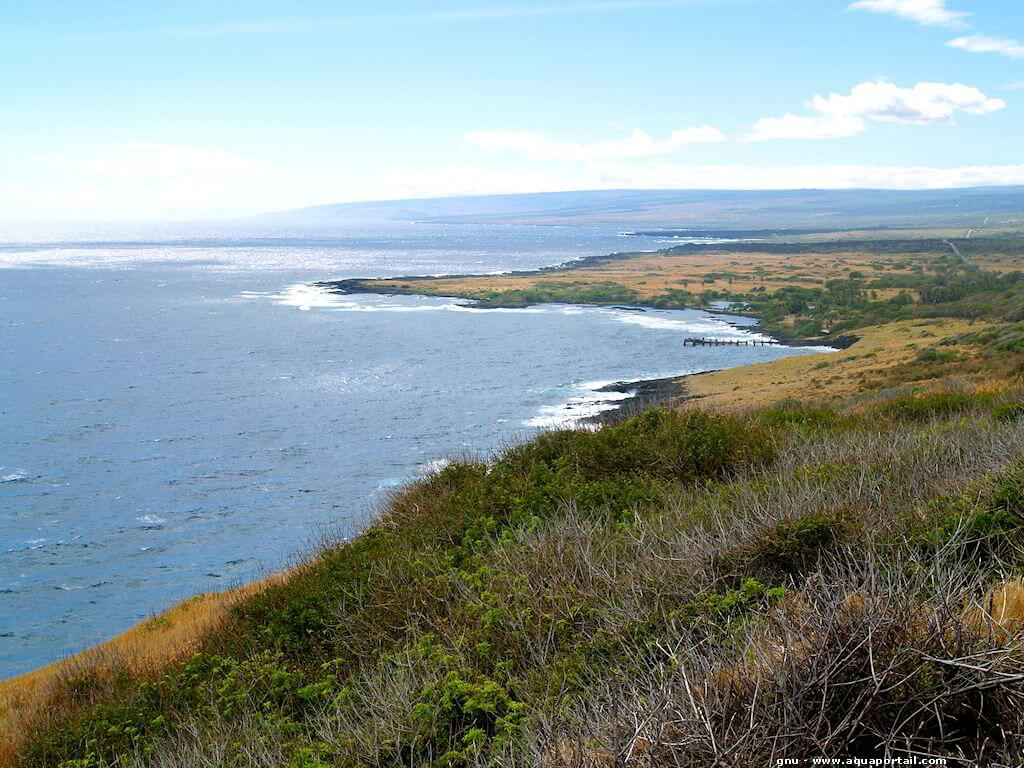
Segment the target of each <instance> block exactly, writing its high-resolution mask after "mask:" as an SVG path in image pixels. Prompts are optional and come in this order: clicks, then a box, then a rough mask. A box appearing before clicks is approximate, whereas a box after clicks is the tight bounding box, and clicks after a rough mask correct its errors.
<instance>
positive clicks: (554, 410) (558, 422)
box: [523, 381, 636, 429]
mask: <svg viewBox="0 0 1024 768" xmlns="http://www.w3.org/2000/svg"><path fill="white" fill-rule="evenodd" d="M612 383H614V382H610V381H591V382H587V383H585V384H579V385H577V387H578V389H579V390H580V391H581V392H582V394H579V395H574V396H572V397H570V398H568V399H566V400H565V401H563V402H561V403H558V404H557V405H543V406H541V407H540V408H539V409H538V411H537V415H536V416H533V417H531V418H529V419H526V420H525V421H524V422H523V424H524V425H525V426H527V427H541V428H547V429H551V428H560V427H561V428H564V427H578V426H581V425H583V424H584V423H585V422H586V421H587V420H588V419H591V418H593V417H594V416H598V415H600V414H602V413H605V412H606V411H613V410H615V409H616V408H618V407H619V403H620V402H621V401H623V400H629V399H630V398H631V397H635V396H636V392H634V391H627V392H599V391H597V390H599V389H601V388H602V387H605V386H608V385H609V384H612Z"/></svg>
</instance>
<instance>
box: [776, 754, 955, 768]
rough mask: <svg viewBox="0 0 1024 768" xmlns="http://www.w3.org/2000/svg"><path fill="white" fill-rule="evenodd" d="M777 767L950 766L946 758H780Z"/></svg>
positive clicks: (911, 756)
mask: <svg viewBox="0 0 1024 768" xmlns="http://www.w3.org/2000/svg"><path fill="white" fill-rule="evenodd" d="M775 765H776V766H777V767H779V768H782V766H790V765H795V766H821V765H834V766H840V768H843V767H845V766H889V765H895V766H905V765H918V766H924V765H932V766H935V765H938V766H942V765H948V762H947V760H946V758H944V757H918V756H917V755H910V756H908V757H807V758H804V757H780V758H777V759H776V760H775Z"/></svg>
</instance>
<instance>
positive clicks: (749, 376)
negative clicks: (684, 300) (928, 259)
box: [682, 319, 986, 409]
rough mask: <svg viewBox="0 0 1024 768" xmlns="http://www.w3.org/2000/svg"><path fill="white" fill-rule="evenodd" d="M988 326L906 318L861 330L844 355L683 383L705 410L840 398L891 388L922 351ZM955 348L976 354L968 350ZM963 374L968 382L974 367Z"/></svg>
mask: <svg viewBox="0 0 1024 768" xmlns="http://www.w3.org/2000/svg"><path fill="white" fill-rule="evenodd" d="M985 326H986V324H985V323H984V322H983V321H969V320H950V319H936V320H903V321H899V322H895V323H887V324H885V325H878V326H873V327H870V328H865V329H863V330H860V331H857V334H858V335H859V336H860V340H859V341H858V342H857V343H856V344H854V345H853V346H852V347H849V348H848V349H845V350H842V351H840V352H823V353H822V354H820V355H800V356H796V357H787V358H783V359H781V360H774V361H772V362H769V363H760V364H758V365H746V366H742V367H739V368H729V369H727V370H724V371H713V372H711V373H700V374H695V375H693V376H687V377H685V378H684V379H682V381H683V382H684V383H685V386H686V389H687V391H688V393H689V394H690V395H691V396H692V397H694V398H698V400H697V402H698V404H700V405H701V406H707V405H711V406H715V407H718V408H727V409H744V408H752V407H760V406H767V405H771V404H773V403H776V402H778V401H780V400H786V399H801V400H820V401H829V400H837V399H842V398H847V397H851V396H853V395H856V394H858V393H860V392H863V391H864V390H865V389H870V388H872V387H877V386H881V385H886V384H888V383H890V380H891V379H892V378H893V373H894V372H895V369H897V368H898V367H899V366H901V365H904V364H907V363H909V362H910V361H912V360H913V359H914V357H915V355H916V354H917V352H918V351H919V350H920V349H923V348H925V347H930V346H934V345H935V344H937V343H939V342H940V341H942V340H943V339H945V338H948V337H950V336H955V335H957V334H959V333H965V332H967V331H968V330H981V329H983V328H984V327H985ZM950 349H957V351H959V352H961V353H963V354H970V353H971V351H970V350H969V349H967V348H957V347H950ZM963 371H964V373H965V377H966V378H967V379H969V378H970V375H969V374H970V366H969V364H967V365H964V366H963ZM979 375H981V372H979Z"/></svg>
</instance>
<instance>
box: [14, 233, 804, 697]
mask: <svg viewBox="0 0 1024 768" xmlns="http://www.w3.org/2000/svg"><path fill="white" fill-rule="evenodd" d="M621 235H622V233H620V232H619V231H618V230H616V229H614V228H607V227H546V226H533V227H530V226H498V225H494V226H491V225H435V224H419V225H393V226H347V227H343V226H338V227H334V228H330V229H319V230H301V229H297V228H278V229H275V228H273V227H268V226H262V227H260V226H257V225H246V224H224V225H202V226H199V225H173V226H172V225H137V226H132V227H126V226H117V225H110V226H100V225H97V226H93V227H89V228H85V227H43V226H39V227H35V228H32V229H22V230H19V231H13V230H10V229H9V228H8V229H3V228H0V521H2V526H0V678H3V677H8V676H11V675H15V674H18V673H20V672H24V671H27V670H30V669H32V668H34V667H37V666H39V665H42V664H45V663H48V662H52V661H54V660H57V659H60V658H61V657H63V656H65V655H67V654H71V653H74V652H76V651H79V650H81V649H82V648H84V647H87V646H88V645H91V644H94V643H96V642H99V641H101V640H103V639H105V638H108V637H110V636H111V635H113V634H116V633H117V632H119V631H121V630H123V629H125V628H127V627H128V626H130V625H131V624H133V623H136V622H138V621H140V620H142V619H145V618H146V617H148V616H150V615H152V614H153V613H155V612H157V611H160V610H161V609H164V608H166V607H167V606H169V605H170V604H172V603H174V602H176V601H178V600H181V599H183V598H186V597H188V596H189V595H193V594H196V593H199V592H206V591H211V590H221V589H226V588H229V587H232V586H236V585H238V584H240V583H243V582H245V581H248V580H252V579H255V578H258V577H260V576H261V575H264V574H266V573H267V572H269V571H273V570H276V569H279V568H281V567H283V566H286V565H288V564H289V563H291V562H294V560H295V559H296V558H298V557H301V556H302V555H303V554H305V553H308V552H309V551H311V549H313V548H314V547H315V546H317V544H318V543H319V542H321V541H323V540H324V539H325V538H329V539H337V538H339V537H345V536H351V535H354V534H355V533H357V532H358V531H359V530H360V529H361V527H363V526H365V525H366V523H367V521H368V520H369V519H370V518H371V517H372V515H373V514H374V512H375V510H376V509H377V508H378V507H379V505H380V504H381V502H382V501H383V500H384V499H385V498H386V497H387V495H388V493H389V492H390V491H392V490H393V489H394V488H396V487H397V486H399V485H400V484H402V483H403V482H405V481H407V480H409V479H412V478H415V477H417V476H419V475H421V474H422V473H424V472H428V471H431V469H432V468H436V467H438V466H440V465H441V464H442V463H443V462H445V461H448V460H450V459H452V458H457V457H461V456H485V455H487V454H488V453H490V452H493V451H495V450H497V449H500V448H501V447H502V446H504V445H508V444H509V443H512V442H514V441H517V440H521V439H524V438H526V437H528V436H529V435H530V434H533V433H535V432H536V431H537V430H539V429H544V428H548V427H552V426H560V425H570V424H573V423H574V422H575V421H576V420H578V419H579V418H582V417H585V416H588V415H593V414H595V413H598V412H600V411H602V410H605V409H608V408H612V407H614V406H615V404H616V403H615V399H616V398H618V397H624V396H623V395H619V394H616V393H611V394H609V393H600V392H598V391H597V390H598V389H600V387H601V386H602V385H603V384H606V383H609V382H616V381H625V380H635V379H645V378H660V377H664V376H670V375H676V374H684V373H692V372H698V371H702V370H710V369H718V368H724V367H728V366H734V365H741V364H745V363H750V362H756V361H762V360H770V359H774V358H778V357H781V356H785V355H792V354H804V353H807V352H810V351H814V350H808V349H788V348H783V347H697V348H694V347H684V346H683V345H682V343H681V342H682V339H683V338H684V337H685V336H691V335H721V336H734V337H741V336H745V335H746V334H748V333H750V332H755V331H754V329H749V326H750V321H748V320H744V319H742V318H733V319H732V320H733V322H734V323H735V324H736V325H733V324H730V323H727V322H725V321H724V320H723V319H722V318H720V317H718V316H714V315H710V314H708V313H704V312H699V311H690V310H687V311H654V310H648V311H645V312H635V311H628V310H619V309H613V308H598V307H571V306H562V305H550V306H538V307H530V308H527V309H488V310H482V309H477V308H474V307H472V306H471V305H469V304H467V303H466V302H462V301H456V300H451V299H443V298H421V297H415V296H402V297H388V296H376V295H358V296H338V295H333V294H329V293H326V292H324V291H322V290H319V289H316V288H313V287H311V286H310V283H312V282H315V281H319V280H327V279H333V278H350V277H377V276H394V275H412V274H423V275H431V274H455V273H466V272H472V273H489V272H501V271H507V270H521V269H531V268H536V267H541V266H547V265H552V264H557V263H561V262H565V261H568V260H571V259H576V258H581V257H585V256H591V255H600V254H605V253H611V252H616V251H622V250H653V249H656V248H658V247H659V246H661V245H662V244H663V243H662V242H661V241H659V240H657V239H655V238H638V237H629V238H624V237H622V236H621ZM671 242H672V243H678V240H672V241H671ZM737 325H738V326H746V327H747V328H746V329H745V328H744V327H736V326H737Z"/></svg>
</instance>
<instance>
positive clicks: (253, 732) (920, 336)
mask: <svg viewBox="0 0 1024 768" xmlns="http://www.w3.org/2000/svg"><path fill="white" fill-rule="evenodd" d="M876 250H877V249H876ZM896 250H897V251H898V249H896ZM862 252H863V251H862ZM815 258H824V256H823V255H822V254H818V255H817V256H815ZM828 258H830V259H831V258H832V255H831V254H829V256H828ZM894 258H901V259H909V261H908V267H907V268H906V269H901V270H900V271H896V270H888V269H886V270H879V271H881V272H884V273H886V275H887V276H890V277H895V276H897V275H908V276H917V278H916V279H917V282H915V283H914V285H912V286H911V287H909V288H906V290H907V291H908V292H910V291H913V292H915V293H914V295H912V296H911V297H910V299H909V301H908V302H903V303H900V304H899V307H900V308H901V309H900V314H898V315H897V316H896V317H889V316H887V315H884V314H883V315H882V316H881V318H880V319H881V320H883V321H884V322H881V323H879V322H872V320H871V312H870V311H869V310H870V306H869V305H871V304H874V303H877V302H884V301H887V300H886V299H883V298H880V297H871V296H870V294H868V295H867V296H866V298H864V301H865V304H864V305H863V306H861V307H860V310H859V314H857V315H856V317H857V318H859V319H858V320H857V321H855V322H854V321H850V329H851V330H852V331H853V332H855V333H856V334H857V335H858V336H860V338H861V340H860V342H858V343H857V344H855V345H854V346H852V347H850V348H849V349H848V350H846V351H844V352H843V353H839V354H833V355H830V354H823V355H820V356H809V357H802V358H800V366H803V367H798V368H793V369H792V370H791V369H790V368H792V361H788V360H783V361H777V362H776V363H771V364H767V365H766V366H761V367H756V368H752V369H750V371H753V373H751V372H750V371H747V372H746V373H744V372H743V371H742V369H741V370H740V372H738V373H735V374H733V375H734V376H740V377H742V376H744V375H746V376H749V377H750V378H749V380H748V384H749V387H743V388H742V389H741V391H745V390H746V389H748V388H749V389H750V390H754V389H757V391H758V392H759V393H760V395H759V397H758V398H756V399H752V400H748V401H743V400H742V399H741V398H740V397H739V394H738V393H730V391H729V386H733V384H730V380H729V379H727V378H726V379H723V378H719V379H712V378H711V377H707V378H706V379H705V380H706V381H713V382H714V383H713V385H712V386H713V387H714V388H716V389H715V390H714V392H711V391H709V392H706V393H704V394H706V395H707V397H705V398H703V399H700V400H697V401H694V402H691V403H689V404H688V405H687V406H686V407H684V408H681V409H676V410H669V409H663V408H661V409H658V408H656V409H651V410H647V411H644V412H642V413H639V414H636V415H633V416H631V417H629V418H623V419H622V420H620V421H618V422H617V423H611V424H608V425H606V426H604V427H603V428H601V429H599V430H561V431H555V432H549V433H545V434H542V435H540V436H538V437H536V438H534V439H533V440H531V441H529V442H527V443H525V444H523V445H519V446H515V447H512V448H510V449H509V450H507V451H505V452H504V453H502V454H500V455H497V456H492V457H484V458H481V459H480V460H477V461H472V460H469V461H460V462H456V463H454V464H451V465H449V466H447V467H445V468H444V469H442V470H440V471H438V472H436V473H434V474H432V475H430V476H428V477H426V478H424V479H422V480H420V481H418V482H416V483H414V484H412V485H409V486H408V487H406V488H403V489H401V490H400V491H398V492H397V493H396V494H395V495H394V496H393V497H392V498H391V499H390V500H389V501H388V503H387V504H386V505H385V506H384V507H383V508H382V509H381V512H380V516H379V518H378V520H377V521H376V523H375V524H374V525H373V526H372V527H371V528H369V529H368V530H366V531H365V532H364V533H363V534H361V535H360V536H358V537H356V538H355V539H353V540H351V541H344V542H336V543H333V544H331V545H328V546H326V547H325V548H324V549H323V550H322V551H320V552H318V553H316V554H315V555H313V556H312V557H311V558H310V559H309V561H308V562H307V563H305V564H303V565H302V566H301V567H298V568H296V569H295V570H294V571H292V572H290V573H287V574H283V575H282V576H281V577H279V578H278V579H276V580H274V581H272V582H269V583H265V584H262V585H259V587H258V588H255V589H253V590H251V591H250V592H249V593H246V594H238V595H233V596H231V597H230V599H224V600H221V601H218V602H217V603H216V605H217V610H216V611H212V612H209V615H210V620H209V621H207V622H205V623H204V624H203V626H202V627H198V628H196V629H195V631H194V632H193V633H191V634H190V635H189V640H188V642H187V643H185V644H178V643H169V644H168V646H169V649H168V650H167V652H166V653H161V652H160V651H159V650H156V651H151V652H150V654H149V656H148V657H147V658H148V661H147V663H144V664H143V663H137V662H134V661H133V652H131V651H129V650H126V649H125V648H123V647H122V648H121V649H119V648H116V647H115V648H112V649H111V652H110V653H106V654H93V655H87V656H85V657H83V658H81V659H79V660H77V661H76V662H74V663H68V664H65V665H63V666H62V667H60V668H58V669H56V670H53V671H52V673H51V674H49V675H48V676H47V678H46V680H45V685H42V684H35V685H27V684H26V682H25V680H24V679H23V680H21V681H18V680H15V681H13V683H8V684H7V685H6V686H4V687H2V688H0V694H3V695H2V696H0V701H3V702H5V706H6V707H7V713H6V716H5V719H4V723H5V724H6V726H5V727H6V728H7V730H6V731H0V733H6V734H7V737H8V741H9V744H11V745H12V746H11V748H10V749H11V751H10V753H9V754H10V759H11V761H12V762H17V763H18V764H20V765H23V766H38V767H40V768H41V767H42V766H47V767H49V766H63V767H64V768H93V767H94V766H96V767H98V766H112V765H117V766H132V767H133V768H134V767H136V766H137V767H138V768H141V767H142V766H152V767H153V768H172V767H174V768H177V767H179V766H180V767H181V768H184V767H185V766H189V767H190V768H192V767H205V766H210V767H211V768H212V767H213V766H238V768H242V767H243V766H245V767H246V768H248V767H249V766H257V767H260V768H263V767H264V766H265V767H266V768H270V766H288V767H289V768H313V767H314V766H339V767H344V768H356V767H357V766H360V767H362V766H397V765H409V766H475V765H501V766H541V765H542V766H566V767H568V766H581V767H582V766H614V765H622V766H694V767H695V768H696V767H697V766H712V765H719V766H758V765H774V764H776V760H778V759H780V758H811V757H818V756H830V757H860V758H874V757H881V756H908V755H917V756H926V755H932V756H943V757H946V758H948V759H949V760H950V764H952V765H991V766H1012V765H1019V763H1020V756H1021V754H1024V646H1022V639H1024V634H1022V631H1024V581H1022V576H1024V573H1022V571H1024V378H1022V373H1024V367H1022V363H1024V342H1022V339H1024V330H1022V329H1021V317H1024V314H1019V313H1020V310H1019V306H1020V298H1019V295H1018V289H1019V285H1018V282H1017V281H1016V280H1015V279H1013V278H1012V277H1006V275H1007V274H1012V273H1013V272H1014V270H1012V269H1009V268H1006V269H1003V270H1001V271H997V270H994V269H991V268H988V267H983V266H979V263H980V262H982V261H983V258H992V259H996V258H1004V257H1000V256H999V254H997V253H991V252H986V253H984V254H978V255H972V256H966V255H964V254H961V256H960V258H959V259H958V260H956V261H951V260H950V258H949V256H948V255H947V254H940V253H933V252H931V251H925V252H924V255H922V256H921V257H920V258H921V259H922V261H921V262H920V264H921V269H920V270H916V269H914V264H915V263H916V262H915V261H914V259H916V258H918V256H916V255H914V254H913V253H911V254H907V253H899V252H897V253H895V255H894ZM1012 258H1016V257H1012ZM939 260H945V261H944V262H943V263H941V264H940V263H939ZM853 271H857V270H853ZM890 273H891V274H890ZM900 279H902V278H900ZM845 280H846V281H850V282H852V283H855V284H861V285H862V286H863V282H864V278H862V277H857V276H849V275H848V276H847V277H846V278H845ZM943 281H945V282H943ZM965 285H966V286H968V287H967V289H966V290H962V289H963V287H964V286H965ZM928 286H932V287H934V288H939V287H942V286H945V287H948V288H951V289H953V290H951V291H949V292H947V293H945V294H943V295H942V297H941V299H940V300H935V301H932V302H928V301H926V298H925V296H926V294H925V288H927V287H928ZM755 287H757V286H755ZM821 290H823V291H826V292H827V295H833V294H835V295H848V293H847V292H846V291H845V289H843V288H842V287H833V288H827V287H826V286H824V285H822V286H821ZM862 290H865V291H867V290H872V289H870V288H867V287H863V288H862ZM901 290H903V289H901ZM773 293H777V291H771V292H770V291H768V290H766V291H765V292H764V294H766V295H772V294H773ZM823 295H824V294H823ZM777 298H779V300H782V298H781V297H777ZM857 300H858V301H859V299H857ZM851 301H852V299H851ZM822 306H825V305H824V304H823V303H822V301H821V297H820V296H819V297H818V298H816V299H815V300H814V301H812V302H808V303H807V306H806V308H805V309H804V310H803V311H805V312H806V313H807V317H808V318H811V319H813V318H815V317H816V315H815V312H816V311H817V309H816V308H819V307H822ZM853 306H854V305H852V304H851V305H848V308H851V307H853ZM832 308H834V305H832ZM903 313H905V314H903ZM819 319H820V318H819ZM790 322H791V323H793V322H799V318H797V319H792V318H791V319H790ZM770 366H774V367H770ZM787 366H790V368H787ZM819 366H820V367H819ZM716 375H717V374H716ZM816 377H819V380H820V381H821V383H822V387H821V388H819V389H815V388H814V386H813V382H814V381H815V378H816ZM829 378H834V379H835V381H834V382H831V386H826V385H827V384H829V382H828V381H827V379H829ZM736 380H737V379H732V381H733V382H734V381H736ZM739 380H740V381H742V380H743V379H742V378H741V379H739ZM801 385H802V386H801ZM693 386H694V387H697V386H699V385H698V384H697V383H696V380H695V382H694V383H693ZM773 392H774V393H775V394H776V395H780V396H782V397H786V398H787V399H784V400H782V401H781V402H772V401H771V395H772V393H773ZM794 394H799V395H800V397H801V398H802V399H799V400H798V399H796V398H794V397H792V395H794ZM158 623H159V622H158ZM141 647H142V648H153V647H158V644H154V645H153V646H150V645H147V644H145V643H142V644H141ZM137 650H138V647H136V652H137ZM37 683H38V681H37Z"/></svg>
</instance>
